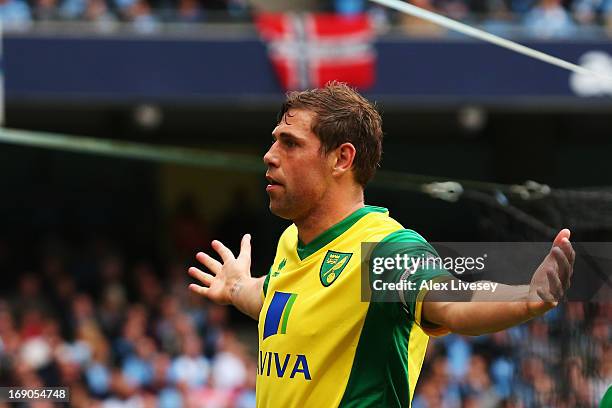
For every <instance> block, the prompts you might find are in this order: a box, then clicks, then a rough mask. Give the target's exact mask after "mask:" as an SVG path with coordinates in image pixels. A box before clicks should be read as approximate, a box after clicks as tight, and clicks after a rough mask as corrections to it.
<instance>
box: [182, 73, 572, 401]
mask: <svg viewBox="0 0 612 408" xmlns="http://www.w3.org/2000/svg"><path fill="white" fill-rule="evenodd" d="M272 136H273V140H272V145H271V146H270V148H269V150H268V152H267V153H266V154H265V156H264V158H263V160H264V162H265V164H266V166H267V172H266V178H267V180H268V183H269V184H268V185H267V187H266V190H267V193H268V195H269V198H270V210H271V211H272V213H274V214H276V215H277V216H280V217H282V218H285V219H288V220H291V221H292V222H293V224H292V225H291V226H289V227H288V228H287V229H286V230H285V231H284V232H283V234H282V235H281V237H280V239H279V242H278V247H277V251H276V257H275V260H274V264H273V265H272V267H271V268H270V271H269V272H268V274H267V276H265V277H262V278H253V277H251V273H250V259H251V246H250V239H251V237H250V236H249V235H248V234H247V235H245V236H244V237H243V239H242V243H241V248H240V253H239V255H238V256H237V257H235V256H234V254H233V253H232V252H231V251H230V249H228V248H226V247H225V246H224V245H223V244H222V243H221V242H219V241H213V243H212V247H213V249H214V250H215V251H216V252H217V253H218V254H219V256H220V258H221V261H218V260H216V259H214V258H212V257H211V256H209V255H207V254H205V253H202V252H200V253H198V254H197V255H196V259H197V260H198V261H199V262H200V263H202V264H203V265H204V266H205V267H206V268H207V270H208V271H207V272H204V271H202V270H200V269H198V268H196V267H192V268H189V273H190V275H191V276H192V277H194V278H196V279H197V280H198V281H199V282H200V283H201V285H197V284H191V285H190V286H189V288H190V289H191V290H192V291H193V292H195V293H198V294H200V295H202V296H204V297H206V298H208V299H210V300H212V301H214V302H217V303H220V304H232V305H234V306H235V307H237V308H238V309H239V310H241V311H242V312H244V313H245V314H247V315H249V316H251V317H252V318H254V319H256V320H258V321H259V324H258V330H259V352H258V364H257V374H258V375H257V385H256V393H257V406H258V407H270V408H271V407H283V408H286V407H316V408H321V407H338V406H342V407H408V406H410V404H411V400H412V397H413V393H414V388H415V385H416V382H417V378H418V376H419V372H420V370H421V365H422V362H423V358H424V354H425V350H426V348H427V341H428V337H429V336H430V335H434V336H435V335H442V334H446V333H449V332H453V333H460V334H466V335H479V334H483V333H490V332H494V331H498V330H503V329H505V328H508V327H510V326H513V325H516V324H520V323H523V322H525V321H527V320H529V319H531V318H533V317H535V316H539V315H542V314H543V313H545V312H546V311H547V310H549V309H551V308H553V307H555V306H556V305H557V302H558V301H559V300H560V299H561V298H562V297H563V296H564V293H565V292H566V290H567V289H568V287H569V283H570V278H571V274H572V268H573V262H574V257H575V254H574V251H573V249H572V246H571V244H570V241H569V236H570V232H569V231H568V230H562V231H561V232H559V234H558V235H557V237H556V238H555V240H554V242H553V246H552V249H551V250H550V252H549V253H548V254H547V255H546V256H545V258H544V260H543V262H542V264H541V265H540V266H539V267H538V268H537V270H536V271H535V272H534V274H533V278H532V280H531V284H530V285H525V286H505V285H500V288H498V290H497V296H498V299H500V298H502V297H503V298H504V299H505V300H508V301H505V302H495V301H492V300H493V298H487V295H486V293H485V294H483V293H482V292H473V294H471V295H470V296H471V298H470V299H469V300H471V301H462V302H456V301H449V300H447V301H445V300H444V299H443V298H442V299H436V301H431V300H432V296H428V290H427V289H426V288H423V289H419V287H420V285H421V283H422V282H424V281H430V282H433V281H436V282H443V281H450V280H452V279H455V278H453V277H452V275H450V273H449V272H447V271H445V270H443V269H441V268H439V269H428V270H425V269H419V270H416V271H412V272H413V273H410V274H405V273H404V271H402V270H397V271H395V272H393V271H392V272H391V279H392V280H395V281H399V280H400V279H401V278H406V279H407V280H408V281H411V282H414V284H415V285H416V286H415V288H416V289H415V288H412V289H406V290H404V291H403V292H401V293H400V296H399V301H398V302H390V303H389V302H374V301H369V302H367V301H366V302H364V301H361V288H362V279H361V273H360V268H361V255H362V254H361V250H362V249H361V243H362V242H375V243H376V242H380V243H399V244H394V246H395V247H398V245H399V248H402V247H403V248H405V249H404V250H398V251H396V252H397V253H401V254H408V255H413V254H414V255H416V254H417V252H418V253H419V254H421V253H422V252H427V253H429V254H431V255H432V256H435V251H434V249H433V248H432V247H431V246H430V245H429V244H428V243H427V242H426V241H425V239H423V238H422V237H421V236H420V235H419V234H417V233H416V232H414V231H411V230H408V229H404V227H402V225H400V224H399V223H398V222H397V221H395V220H394V219H393V218H391V217H390V216H389V213H388V211H387V210H386V209H385V208H380V207H373V206H367V205H365V204H364V188H365V186H366V184H367V183H368V181H370V179H371V178H372V177H373V175H374V173H375V170H376V168H377V166H378V164H379V161H380V157H381V151H382V137H383V133H382V127H381V117H380V115H379V114H378V112H377V111H376V109H375V108H374V106H373V105H372V104H370V103H369V102H368V101H367V100H366V99H365V98H363V97H362V96H361V95H359V94H358V93H357V92H355V91H354V90H353V89H351V88H350V87H348V86H346V85H344V84H340V83H331V84H329V85H328V86H326V87H325V88H321V89H315V90H310V91H303V92H294V93H291V94H289V95H288V97H287V100H286V102H285V103H284V105H283V107H282V110H281V112H280V115H279V120H278V123H277V125H276V127H275V129H274V130H273V132H272ZM378 245H382V244H378ZM543 255H544V254H543ZM394 273H395V275H394ZM366 287H367V286H366ZM500 293H503V295H501V294H500ZM429 294H430V295H431V294H432V292H431V291H429ZM509 300H512V301H509ZM480 301H487V303H482V302H480Z"/></svg>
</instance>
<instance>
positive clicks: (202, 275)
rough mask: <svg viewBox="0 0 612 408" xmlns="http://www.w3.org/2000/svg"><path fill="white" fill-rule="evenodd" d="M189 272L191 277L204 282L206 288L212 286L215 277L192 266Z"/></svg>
mask: <svg viewBox="0 0 612 408" xmlns="http://www.w3.org/2000/svg"><path fill="white" fill-rule="evenodd" d="M187 271H188V272H189V275H191V276H192V277H193V278H195V279H197V280H199V281H200V282H202V283H203V284H204V286H210V285H211V283H212V280H213V276H212V275H209V274H207V273H206V272H203V271H201V270H199V269H198V268H196V267H194V266H192V267H191V268H189V269H188V270H187Z"/></svg>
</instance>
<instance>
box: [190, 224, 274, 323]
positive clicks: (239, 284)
mask: <svg viewBox="0 0 612 408" xmlns="http://www.w3.org/2000/svg"><path fill="white" fill-rule="evenodd" d="M212 247H213V249H214V250H215V251H217V253H218V254H219V256H220V257H221V260H222V262H223V263H221V262H219V261H217V260H216V259H214V258H212V257H211V256H209V255H207V254H205V253H204V252H198V253H197V255H196V259H197V260H198V261H199V262H200V263H202V264H203V265H204V266H205V267H206V268H208V270H209V271H210V273H206V272H203V271H202V270H200V269H198V268H196V267H193V266H192V267H191V268H189V270H188V271H189V274H190V275H191V276H192V277H194V278H195V279H197V280H198V281H200V282H201V283H202V285H203V286H200V285H196V284H195V283H192V284H191V285H189V289H190V290H191V291H193V292H195V293H197V294H199V295H202V296H204V297H205V298H207V299H210V300H212V301H213V302H215V303H219V304H221V305H228V304H232V305H234V306H235V307H236V308H237V309H238V310H240V311H241V312H242V313H244V314H246V315H248V316H250V317H252V318H253V319H255V320H258V319H259V312H260V311H261V308H262V306H263V299H262V290H263V284H264V280H265V277H261V278H253V277H251V236H250V235H249V234H246V235H245V236H244V237H242V242H241V243H240V254H239V255H238V257H237V258H236V257H234V254H233V253H232V251H230V250H229V249H228V248H227V247H226V246H225V245H223V244H222V243H221V242H219V241H213V242H212Z"/></svg>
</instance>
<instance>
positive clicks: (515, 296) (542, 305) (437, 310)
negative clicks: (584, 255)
mask: <svg viewBox="0 0 612 408" xmlns="http://www.w3.org/2000/svg"><path fill="white" fill-rule="evenodd" d="M569 237H570V231H569V230H567V229H565V230H563V231H561V232H560V233H559V234H558V235H557V237H556V238H555V241H554V243H553V247H552V249H551V250H550V252H549V253H548V255H547V256H546V258H544V261H542V263H541V264H540V266H539V267H538V269H536V271H535V273H534V275H533V277H532V279H531V283H530V284H529V285H524V286H508V285H501V284H500V285H499V286H498V289H497V291H496V293H495V294H492V293H490V292H489V293H484V292H475V293H474V294H473V295H471V298H470V299H469V300H470V301H454V302H448V301H438V300H436V299H435V295H434V294H428V295H426V296H425V299H424V302H423V311H422V313H423V316H422V321H425V322H429V323H431V324H434V325H437V326H441V327H444V328H447V329H449V330H450V331H451V332H454V333H459V334H467V335H474V336H476V335H480V334H485V333H492V332H496V331H499V330H504V329H507V328H508V327H512V326H515V325H517V324H520V323H523V322H526V321H527V320H530V319H532V318H534V317H536V316H540V315H542V314H544V313H546V312H547V311H548V310H550V309H552V308H554V307H555V306H557V304H558V302H559V300H561V299H562V298H563V296H564V295H565V292H566V291H567V290H568V288H569V285H570V280H571V277H572V273H573V265H574V259H575V257H576V254H575V252H574V250H573V248H572V244H571V243H570V241H569ZM431 295H433V296H431ZM496 299H497V301H496ZM499 299H504V301H503V302H502V301H499ZM432 300H433V301H432ZM466 300H467V299H466ZM425 324H426V323H425Z"/></svg>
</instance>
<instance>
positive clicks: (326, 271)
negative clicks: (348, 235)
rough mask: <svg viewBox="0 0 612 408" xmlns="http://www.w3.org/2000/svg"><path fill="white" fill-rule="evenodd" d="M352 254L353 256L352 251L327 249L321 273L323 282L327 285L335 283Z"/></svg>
mask: <svg viewBox="0 0 612 408" xmlns="http://www.w3.org/2000/svg"><path fill="white" fill-rule="evenodd" d="M351 256H353V254H352V253H346V252H336V251H327V254H325V258H324V259H323V263H322V264H321V271H320V273H319V277H320V278H321V284H322V285H323V286H325V287H327V286H329V285H331V284H332V283H334V281H335V280H336V279H338V276H340V274H341V273H342V271H343V270H344V268H346V265H348V263H349V260H350V259H351Z"/></svg>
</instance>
